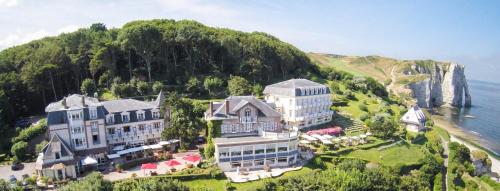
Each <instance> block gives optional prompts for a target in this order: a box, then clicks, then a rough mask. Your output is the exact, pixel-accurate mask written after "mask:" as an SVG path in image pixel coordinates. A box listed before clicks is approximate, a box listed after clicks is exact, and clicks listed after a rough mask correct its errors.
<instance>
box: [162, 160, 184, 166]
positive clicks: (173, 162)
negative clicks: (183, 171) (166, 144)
mask: <svg viewBox="0 0 500 191" xmlns="http://www.w3.org/2000/svg"><path fill="white" fill-rule="evenodd" d="M165 164H166V165H167V166H170V167H173V166H177V165H181V163H180V162H179V161H176V160H174V159H172V160H169V161H167V162H165Z"/></svg>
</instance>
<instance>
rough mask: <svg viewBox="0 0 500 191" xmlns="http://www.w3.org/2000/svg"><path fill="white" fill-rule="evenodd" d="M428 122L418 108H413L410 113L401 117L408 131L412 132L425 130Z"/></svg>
mask: <svg viewBox="0 0 500 191" xmlns="http://www.w3.org/2000/svg"><path fill="white" fill-rule="evenodd" d="M426 120H427V119H426V117H425V114H424V112H423V111H422V109H420V108H419V107H418V106H413V107H411V108H410V109H409V110H408V112H406V113H405V114H404V115H403V117H401V122H402V123H403V124H405V126H406V130H407V131H411V132H419V131H423V130H425V121H426Z"/></svg>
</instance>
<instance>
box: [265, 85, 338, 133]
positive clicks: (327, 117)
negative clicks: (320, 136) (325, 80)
mask: <svg viewBox="0 0 500 191" xmlns="http://www.w3.org/2000/svg"><path fill="white" fill-rule="evenodd" d="M264 95H265V100H266V102H268V103H273V104H275V105H276V110H277V111H278V112H280V113H281V115H282V119H283V120H284V121H285V122H286V123H287V125H289V126H291V127H293V128H294V129H302V128H305V127H310V126H314V125H319V124H323V123H327V122H329V121H331V120H332V115H333V111H331V110H330V106H331V105H332V102H331V101H330V90H329V89H328V87H326V86H325V85H322V84H319V83H316V82H313V81H309V80H306V79H291V80H287V81H283V82H279V83H276V84H272V85H268V86H266V88H265V89H264Z"/></svg>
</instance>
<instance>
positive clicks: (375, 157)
mask: <svg viewBox="0 0 500 191" xmlns="http://www.w3.org/2000/svg"><path fill="white" fill-rule="evenodd" d="M422 155H423V154H422V151H421V150H420V147H419V146H416V145H409V144H405V143H401V144H399V145H395V146H392V147H390V148H387V149H383V150H377V148H373V149H369V150H357V151H353V152H351V153H349V154H347V157H353V158H360V159H364V160H368V161H371V162H376V163H379V164H382V165H386V166H394V165H396V164H415V163H417V162H418V160H420V159H421V158H422Z"/></svg>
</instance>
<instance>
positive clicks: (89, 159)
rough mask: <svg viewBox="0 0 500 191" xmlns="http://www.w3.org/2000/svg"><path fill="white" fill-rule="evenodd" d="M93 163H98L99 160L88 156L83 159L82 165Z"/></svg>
mask: <svg viewBox="0 0 500 191" xmlns="http://www.w3.org/2000/svg"><path fill="white" fill-rule="evenodd" d="M92 164H97V160H96V159H94V158H92V157H90V156H87V157H86V158H85V159H83V160H82V165H92Z"/></svg>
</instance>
